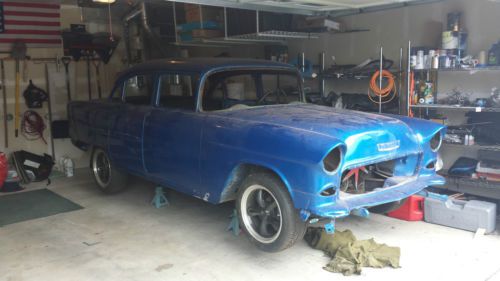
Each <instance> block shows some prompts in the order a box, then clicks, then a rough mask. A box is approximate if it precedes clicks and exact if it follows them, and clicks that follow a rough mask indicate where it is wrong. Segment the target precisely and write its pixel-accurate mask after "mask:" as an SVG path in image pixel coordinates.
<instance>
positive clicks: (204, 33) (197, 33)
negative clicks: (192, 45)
mask: <svg viewBox="0 0 500 281" xmlns="http://www.w3.org/2000/svg"><path fill="white" fill-rule="evenodd" d="M192 35H193V38H214V37H222V36H224V32H222V31H221V30H213V29H195V30H193V32H192Z"/></svg>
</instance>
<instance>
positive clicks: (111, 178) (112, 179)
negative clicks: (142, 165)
mask: <svg viewBox="0 0 500 281" xmlns="http://www.w3.org/2000/svg"><path fill="white" fill-rule="evenodd" d="M90 169H91V171H92V174H93V175H94V180H95V182H96V183H97V186H98V187H99V189H100V190H101V191H102V192H104V193H106V194H112V193H117V192H119V191H122V190H123V189H124V188H125V187H126V186H127V178H128V176H127V174H126V173H124V172H122V171H119V170H117V169H116V168H115V167H113V165H111V161H110V160H109V156H108V154H107V152H106V151H104V150H103V149H101V148H96V149H94V152H93V153H92V159H91V162H90Z"/></svg>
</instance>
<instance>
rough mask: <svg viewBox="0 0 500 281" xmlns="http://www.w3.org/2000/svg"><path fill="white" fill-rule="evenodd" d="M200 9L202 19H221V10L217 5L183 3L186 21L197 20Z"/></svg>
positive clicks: (198, 19)
mask: <svg viewBox="0 0 500 281" xmlns="http://www.w3.org/2000/svg"><path fill="white" fill-rule="evenodd" d="M200 9H201V18H202V20H203V21H207V20H221V19H222V18H223V10H222V9H221V8H219V7H211V6H200V5H195V4H184V13H185V16H186V22H199V21H200Z"/></svg>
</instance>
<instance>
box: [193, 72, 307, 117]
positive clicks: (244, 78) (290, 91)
mask: <svg viewBox="0 0 500 281" xmlns="http://www.w3.org/2000/svg"><path fill="white" fill-rule="evenodd" d="M300 100H301V97H300V83H299V77H298V76H297V74H296V73H294V72H291V71H279V70H260V71H257V70H246V71H231V72H220V73H215V74H213V75H211V76H209V77H208V78H207V79H206V81H205V84H204V86H203V96H202V108H203V110H205V111H214V110H224V109H241V108H245V107H248V106H261V105H272V104H287V103H290V102H294V101H300Z"/></svg>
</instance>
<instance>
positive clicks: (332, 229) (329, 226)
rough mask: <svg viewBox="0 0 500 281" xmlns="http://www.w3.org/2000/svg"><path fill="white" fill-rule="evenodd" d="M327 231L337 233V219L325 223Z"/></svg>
mask: <svg viewBox="0 0 500 281" xmlns="http://www.w3.org/2000/svg"><path fill="white" fill-rule="evenodd" d="M325 231H326V233H328V234H333V233H335V220H331V221H330V222H329V223H327V224H325Z"/></svg>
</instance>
